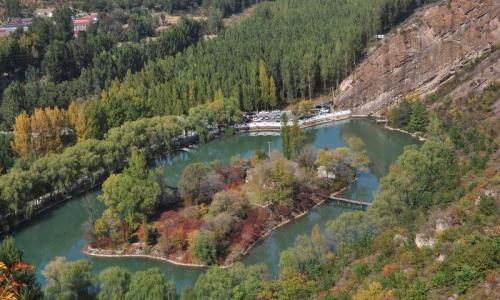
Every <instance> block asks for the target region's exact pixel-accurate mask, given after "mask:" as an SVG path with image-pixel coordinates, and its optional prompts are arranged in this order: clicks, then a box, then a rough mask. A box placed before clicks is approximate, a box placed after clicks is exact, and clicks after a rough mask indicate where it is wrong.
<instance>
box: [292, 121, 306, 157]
mask: <svg viewBox="0 0 500 300" xmlns="http://www.w3.org/2000/svg"><path fill="white" fill-rule="evenodd" d="M289 140H290V148H291V157H297V155H298V154H299V153H300V151H302V149H303V148H304V146H305V145H306V135H305V133H304V131H303V130H302V129H301V128H300V126H299V122H298V121H297V119H295V120H294V121H293V125H292V127H291V128H290V137H289Z"/></svg>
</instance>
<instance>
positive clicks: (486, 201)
mask: <svg viewBox="0 0 500 300" xmlns="http://www.w3.org/2000/svg"><path fill="white" fill-rule="evenodd" d="M479 210H480V211H481V213H483V214H485V215H487V216H492V215H496V214H498V206H497V203H496V200H495V198H493V197H491V196H483V197H481V200H480V201H479Z"/></svg>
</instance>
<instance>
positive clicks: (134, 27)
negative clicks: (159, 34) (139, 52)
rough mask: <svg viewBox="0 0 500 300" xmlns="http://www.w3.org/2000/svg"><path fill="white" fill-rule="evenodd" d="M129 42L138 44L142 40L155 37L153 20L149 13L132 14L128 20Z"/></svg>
mask: <svg viewBox="0 0 500 300" xmlns="http://www.w3.org/2000/svg"><path fill="white" fill-rule="evenodd" d="M128 24H129V27H128V40H129V41H131V42H134V43H138V42H139V41H140V40H141V39H142V38H144V37H147V36H153V34H154V24H153V18H152V17H151V15H149V14H147V13H138V12H135V13H132V14H131V15H130V17H129V19H128Z"/></svg>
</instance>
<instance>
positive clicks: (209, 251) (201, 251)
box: [192, 230, 219, 265]
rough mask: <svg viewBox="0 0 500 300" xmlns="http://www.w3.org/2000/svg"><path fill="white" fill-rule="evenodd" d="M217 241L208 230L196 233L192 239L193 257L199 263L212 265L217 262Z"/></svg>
mask: <svg viewBox="0 0 500 300" xmlns="http://www.w3.org/2000/svg"><path fill="white" fill-rule="evenodd" d="M217 249H218V241H217V237H216V234H215V233H214V232H212V231H209V230H202V231H198V232H197V233H196V234H195V236H194V239H193V249H192V251H193V255H194V256H195V257H196V258H198V259H199V260H200V261H201V262H203V263H205V264H207V265H212V264H214V263H216V262H217V257H218V255H219V253H218V250H217Z"/></svg>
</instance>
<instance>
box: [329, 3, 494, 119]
mask: <svg viewBox="0 0 500 300" xmlns="http://www.w3.org/2000/svg"><path fill="white" fill-rule="evenodd" d="M499 15H500V1H498V0H452V1H450V2H449V3H448V1H441V2H439V3H437V4H434V5H430V6H427V7H424V8H422V9H421V10H419V11H418V12H416V13H415V14H414V15H413V16H412V17H410V18H409V19H408V20H407V21H405V22H404V23H403V24H402V25H401V26H399V27H398V28H397V29H395V30H394V31H393V32H391V33H390V34H388V35H387V36H386V38H385V40H384V41H382V42H381V44H380V45H379V46H378V47H377V48H375V49H374V50H373V51H371V53H369V54H368V56H367V58H366V59H365V60H364V62H363V63H361V64H360V65H359V66H358V68H357V69H356V70H355V71H354V73H353V74H351V75H350V76H349V77H348V78H347V79H346V80H344V81H343V82H342V84H341V85H340V87H339V90H338V94H337V96H336V98H335V99H334V102H335V103H336V104H337V105H338V106H339V107H342V108H352V109H354V112H355V113H358V114H371V113H380V112H382V110H383V109H384V108H386V107H388V106H389V105H391V104H392V103H393V102H394V101H396V100H398V99H400V98H401V97H402V96H404V95H407V94H408V93H412V94H415V95H420V96H425V95H428V94H430V93H432V92H434V91H436V89H437V88H439V87H440V86H441V85H442V84H443V83H445V82H447V81H448V80H450V79H452V78H453V77H454V75H455V74H457V73H458V72H459V71H460V70H461V69H463V68H464V66H466V65H467V64H468V63H470V62H471V61H473V60H474V59H476V58H478V57H480V56H481V55H483V54H484V53H489V52H491V50H492V49H496V47H495V46H498V45H499V44H500V20H499ZM496 52H498V51H496ZM493 54H494V55H495V56H494V57H493V58H492V59H491V58H490V60H492V61H490V62H488V63H484V64H482V65H481V64H479V65H478V66H477V67H480V70H476V72H475V73H474V74H476V75H474V76H473V77H472V78H471V79H470V80H468V81H467V82H466V83H464V84H462V86H461V87H458V88H457V90H456V91H455V93H456V96H463V95H465V94H467V93H469V92H470V91H471V90H477V91H480V90H482V89H483V88H484V87H486V86H487V85H488V83H489V82H490V81H492V80H498V78H499V77H500V66H499V62H498V53H495V52H494V53H493Z"/></svg>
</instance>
